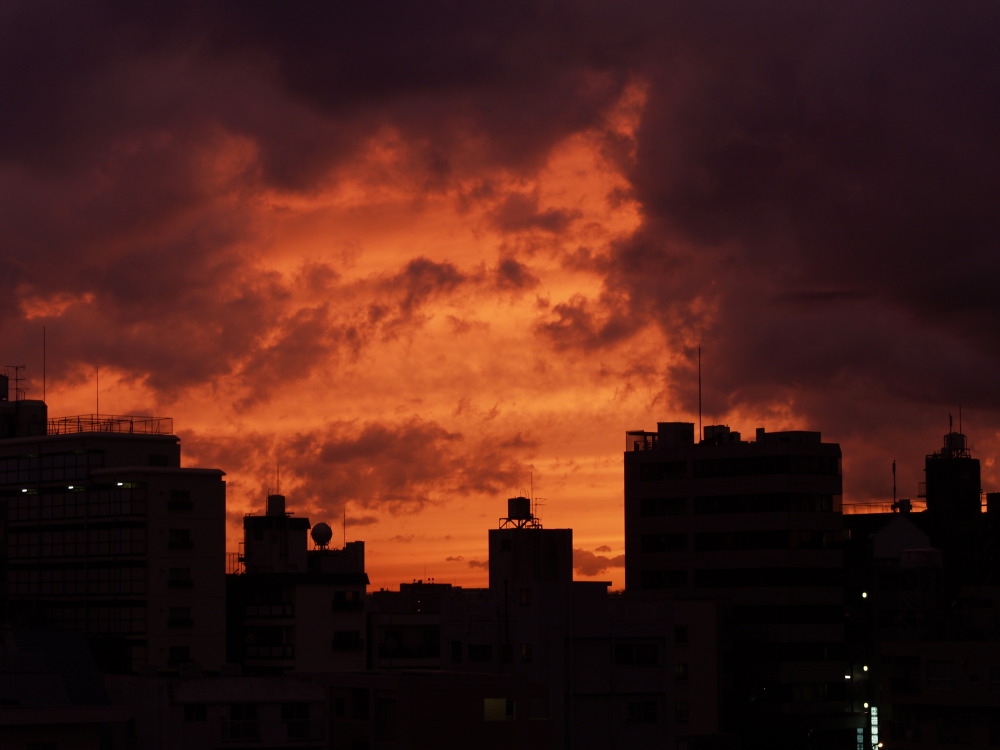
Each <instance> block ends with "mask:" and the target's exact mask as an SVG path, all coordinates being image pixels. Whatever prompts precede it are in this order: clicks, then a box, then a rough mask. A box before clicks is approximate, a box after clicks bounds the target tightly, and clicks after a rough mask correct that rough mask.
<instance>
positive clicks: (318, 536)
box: [309, 521, 333, 547]
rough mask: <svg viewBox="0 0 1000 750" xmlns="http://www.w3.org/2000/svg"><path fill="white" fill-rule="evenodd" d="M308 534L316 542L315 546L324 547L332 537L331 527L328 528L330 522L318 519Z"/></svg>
mask: <svg viewBox="0 0 1000 750" xmlns="http://www.w3.org/2000/svg"><path fill="white" fill-rule="evenodd" d="M309 535H310V536H311V537H312V540H313V541H314V542H316V546H317V547H326V545H328V544H329V543H330V540H331V539H333V529H331V528H330V524H328V523H323V522H322V521H320V522H319V523H318V524H316V525H315V526H313V527H312V531H311V532H309Z"/></svg>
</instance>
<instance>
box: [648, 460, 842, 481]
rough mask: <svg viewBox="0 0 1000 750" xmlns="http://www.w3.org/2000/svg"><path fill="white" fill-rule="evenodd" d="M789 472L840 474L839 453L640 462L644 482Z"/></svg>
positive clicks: (815, 474) (785, 473) (825, 474)
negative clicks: (833, 454) (834, 454)
mask: <svg viewBox="0 0 1000 750" xmlns="http://www.w3.org/2000/svg"><path fill="white" fill-rule="evenodd" d="M788 474H798V475H814V476H840V459H839V458H838V457H836V456H790V455H776V456H736V457H730V458H701V459H695V460H693V461H691V462H688V461H683V460H674V461H644V462H643V463H640V464H639V479H640V481H643V482H659V481H663V480H666V479H680V478H682V477H694V478H697V479H705V478H722V477H750V476H771V475H775V476H777V475H788Z"/></svg>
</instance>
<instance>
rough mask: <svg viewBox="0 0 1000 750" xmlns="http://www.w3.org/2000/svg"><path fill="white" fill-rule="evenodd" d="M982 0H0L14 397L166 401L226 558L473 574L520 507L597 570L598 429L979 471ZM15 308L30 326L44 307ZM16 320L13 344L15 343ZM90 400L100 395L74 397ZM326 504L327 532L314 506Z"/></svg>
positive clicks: (993, 367)
mask: <svg viewBox="0 0 1000 750" xmlns="http://www.w3.org/2000/svg"><path fill="white" fill-rule="evenodd" d="M998 34H1000V5H998V4H997V3H995V2H993V1H992V0H990V1H988V2H986V1H975V0H973V1H968V2H966V1H963V0H959V1H958V2H953V3H939V2H927V1H926V0H916V1H915V2H914V1H908V2H900V1H894V0H887V1H886V2H880V3H871V2H861V1H860V0H846V1H842V2H836V3H833V2H824V1H822V0H817V1H816V2H809V3H801V2H789V1H787V0H786V1H784V2H778V1H775V0H758V1H757V2H753V3H748V2H745V0H718V1H715V0H701V1H699V2H693V1H685V2H655V3H654V2H650V1H648V0H624V1H623V2H615V3H611V2H605V1H596V0H572V2H548V1H546V0H538V1H531V2H525V1H523V0H509V1H508V2H503V3H494V2H469V3H461V2H433V1H432V2H419V3H415V2H392V3H389V2H371V3H363V4H362V3H358V4H339V3H320V2H308V1H306V0H303V2H298V3H280V4H279V3H267V2H260V1H259V0H240V1H239V2H237V1H236V0H230V1H229V2H226V1H222V0H220V1H219V2H212V3H200V2H182V1H178V2H163V3H160V2H144V3H132V2H120V1H110V0H104V1H102V0H96V1H95V2H88V3H65V2H58V1H55V0H7V2H4V3H3V4H2V5H0V61H2V62H0V67H2V69H3V70H4V71H5V73H4V75H3V76H0V101H2V102H3V116H2V121H0V247H2V248H3V250H2V253H3V261H4V263H3V266H4V271H3V273H2V274H0V294H2V296H3V299H5V300H6V304H5V305H3V306H2V308H0V341H2V356H3V362H2V364H4V365H24V366H25V370H24V375H25V377H26V378H27V379H26V381H25V382H24V383H23V385H24V386H25V387H26V388H27V389H28V390H27V396H28V397H29V398H42V397H43V396H44V398H45V400H46V401H47V402H48V404H49V413H50V416H53V417H56V416H66V415H72V414H85V413H93V412H94V411H95V410H96V409H97V408H98V406H99V409H100V411H101V412H102V413H109V414H145V415H153V416H164V417H171V418H173V424H174V430H175V432H176V434H178V435H179V436H180V437H181V439H182V445H183V450H184V456H185V465H188V466H206V467H212V468H219V469H222V470H223V471H225V472H226V479H227V486H228V517H229V524H228V533H229V541H230V549H231V551H235V549H236V543H237V542H238V541H239V539H240V535H241V524H242V517H243V515H244V514H245V513H250V512H256V513H259V512H263V510H264V502H265V496H266V495H267V493H268V492H273V491H275V490H279V491H280V492H281V493H282V494H284V495H286V497H287V498H288V500H287V502H288V508H289V510H291V511H294V512H295V513H296V514H297V515H303V516H307V517H309V518H310V519H311V520H312V522H313V523H316V522H318V521H326V522H328V523H330V525H331V526H332V527H333V528H334V529H335V534H334V544H335V545H336V544H337V543H338V541H339V542H342V541H343V539H344V538H346V539H348V540H349V541H350V540H357V539H362V540H364V541H365V542H366V553H367V563H368V570H369V575H370V577H371V581H372V587H373V588H375V589H377V588H383V587H384V588H395V587H397V586H398V584H399V583H400V582H408V581H411V580H413V579H428V578H433V579H435V580H437V581H441V582H450V583H454V584H457V585H463V586H478V585H484V584H485V582H486V570H485V566H486V561H487V552H486V548H487V544H486V538H487V530H488V529H490V528H494V527H496V526H497V524H498V521H499V518H500V517H502V516H503V515H505V513H506V500H507V498H508V497H513V496H516V495H530V496H532V497H533V498H534V499H535V501H536V506H535V507H536V509H537V514H538V515H539V516H540V518H541V521H542V523H543V525H544V526H546V527H550V528H572V529H574V548H575V556H574V559H575V564H576V571H575V575H576V577H577V578H578V579H580V580H604V581H610V582H612V585H613V586H614V587H615V588H620V587H621V586H622V585H623V582H624V567H623V565H624V532H623V528H624V522H623V507H622V502H623V500H622V497H623V488H622V451H623V450H624V448H625V432H626V431H627V430H635V429H646V430H655V429H656V423H657V422H669V421H689V422H695V423H697V422H698V419H699V416H698V397H699V387H698V348H699V347H700V348H701V400H702V413H703V423H704V424H711V423H719V424H728V425H729V426H730V427H731V428H732V429H734V430H739V431H741V432H743V434H744V436H752V435H753V433H754V430H755V429H756V428H757V427H764V428H765V429H767V430H768V431H775V430H781V429H808V430H819V431H821V432H822V434H823V438H824V440H827V441H832V442H838V443H840V445H841V447H842V450H843V454H844V459H843V470H844V502H845V504H847V503H857V504H861V503H884V502H889V501H891V499H892V492H893V474H892V462H893V461H896V463H897V476H896V483H897V485H898V495H899V496H900V497H912V498H914V499H916V495H917V492H918V490H917V485H918V482H920V481H921V480H922V478H923V476H922V473H923V459H924V456H925V455H926V454H927V453H930V452H932V451H935V450H937V449H939V448H940V447H941V445H942V437H943V435H944V434H945V433H947V432H948V430H949V420H951V424H953V425H954V428H955V429H958V428H959V424H961V428H962V430H963V431H964V432H965V433H966V434H967V435H968V436H969V444H970V448H971V449H972V451H973V455H974V456H975V457H977V458H980V459H981V461H982V463H983V487H984V489H985V490H988V491H993V490H1000V468H998V467H997V466H996V464H995V457H996V456H997V455H1000V419H998V417H1000V389H998V388H997V379H996V375H995V374H996V373H997V372H1000V294H998V291H997V280H998V278H1000V252H998V250H1000V247H998V244H1000V231H998V230H1000V207H998V205H1000V204H998V198H1000V159H998V155H1000V154H998V152H1000V147H998V138H997V133H1000V97H998V95H997V92H998V91H1000V52H998V51H997V50H998V48H997V44H996V39H997V37H998ZM43 332H44V333H43ZM43 339H44V342H45V344H44V347H43ZM98 402H99V404H98ZM345 519H346V524H345Z"/></svg>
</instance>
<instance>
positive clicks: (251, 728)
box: [223, 703, 260, 742]
mask: <svg viewBox="0 0 1000 750" xmlns="http://www.w3.org/2000/svg"><path fill="white" fill-rule="evenodd" d="M223 739H224V740H226V741H228V742H246V741H255V740H259V739H260V726H259V724H258V722H257V705H256V704H254V703H233V704H232V705H230V706H229V721H228V722H227V723H226V724H225V725H223Z"/></svg>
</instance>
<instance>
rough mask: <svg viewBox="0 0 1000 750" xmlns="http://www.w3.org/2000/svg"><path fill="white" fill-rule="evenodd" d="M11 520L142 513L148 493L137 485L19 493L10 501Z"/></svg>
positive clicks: (40, 519)
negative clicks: (89, 489)
mask: <svg viewBox="0 0 1000 750" xmlns="http://www.w3.org/2000/svg"><path fill="white" fill-rule="evenodd" d="M8 509H9V510H8V514H9V515H8V518H10V520H11V521H49V520H59V519H75V518H105V517H114V518H121V517H122V516H142V515H145V514H146V492H145V490H144V489H141V488H138V487H136V486H135V484H133V485H132V486H131V487H124V486H123V487H122V488H121V489H117V488H115V489H105V490H91V491H76V490H66V491H61V492H50V491H46V492H44V493H18V494H16V495H14V496H13V497H12V498H11V500H10V502H9V503H8Z"/></svg>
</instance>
